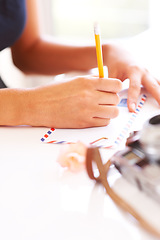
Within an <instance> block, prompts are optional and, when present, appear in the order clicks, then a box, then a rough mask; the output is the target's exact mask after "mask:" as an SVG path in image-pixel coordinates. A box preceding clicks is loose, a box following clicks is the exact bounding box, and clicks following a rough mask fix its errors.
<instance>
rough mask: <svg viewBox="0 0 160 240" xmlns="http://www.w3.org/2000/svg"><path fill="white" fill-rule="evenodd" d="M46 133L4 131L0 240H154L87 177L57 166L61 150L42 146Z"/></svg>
mask: <svg viewBox="0 0 160 240" xmlns="http://www.w3.org/2000/svg"><path fill="white" fill-rule="evenodd" d="M45 132H46V129H45V128H32V127H1V128H0V239H1V240H11V239H12V240H46V239H47V240H50V239H56V240H63V239H66V240H75V239H76V240H78V239H84V240H87V239H88V240H91V239H93V240H94V239H95V240H97V239H110V240H112V239H123V240H128V239H130V240H139V239H142V240H153V239H155V238H154V237H153V236H150V235H149V234H148V233H146V232H145V231H143V230H142V229H141V228H139V227H138V226H137V224H136V223H134V222H132V221H131V220H130V219H129V218H128V217H127V216H126V215H125V214H124V213H123V212H122V211H121V210H120V209H118V208H117V206H116V205H115V204H114V203H113V202H112V200H111V199H110V198H109V197H108V196H107V195H106V193H105V192H104V189H103V187H102V186H100V185H95V183H94V181H91V180H90V179H89V178H88V176H87V174H86V172H85V171H82V172H80V173H76V174H75V173H71V172H69V171H66V170H64V169H62V168H61V167H60V166H59V164H58V163H57V161H56V160H57V156H58V154H59V149H60V145H54V144H43V143H41V142H40V138H41V137H42V135H43V134H44V133H45ZM104 155H105V153H104ZM114 174H115V173H114V172H113V176H114ZM111 176H112V174H111Z"/></svg>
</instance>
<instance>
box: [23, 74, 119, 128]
mask: <svg viewBox="0 0 160 240" xmlns="http://www.w3.org/2000/svg"><path fill="white" fill-rule="evenodd" d="M121 89H122V83H121V81H120V80H118V79H108V78H103V79H100V78H98V77H93V76H85V77H75V78H73V79H70V80H69V81H67V82H64V83H59V84H50V85H46V86H42V87H37V88H34V89H30V90H28V94H27V95H28V97H27V101H26V103H25V105H26V109H25V111H26V113H25V117H26V118H27V119H28V122H29V125H32V126H46V127H55V128H86V127H97V126H105V125H108V124H109V122H110V119H112V118H115V117H116V116H117V115H118V108H117V106H116V105H117V104H118V103H119V97H118V94H117V93H118V92H119V91H120V90H121Z"/></svg>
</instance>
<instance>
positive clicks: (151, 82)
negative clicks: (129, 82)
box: [142, 75, 160, 104]
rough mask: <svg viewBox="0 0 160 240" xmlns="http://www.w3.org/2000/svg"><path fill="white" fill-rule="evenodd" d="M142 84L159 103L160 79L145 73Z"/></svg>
mask: <svg viewBox="0 0 160 240" xmlns="http://www.w3.org/2000/svg"><path fill="white" fill-rule="evenodd" d="M142 84H143V86H144V87H145V89H146V90H147V91H148V92H149V93H150V94H151V95H152V96H153V97H154V98H155V99H156V100H157V102H158V104H160V80H158V79H156V78H154V77H153V76H152V75H145V76H144V77H143V79H142Z"/></svg>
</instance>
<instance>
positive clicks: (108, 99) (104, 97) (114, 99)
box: [95, 91, 120, 105]
mask: <svg viewBox="0 0 160 240" xmlns="http://www.w3.org/2000/svg"><path fill="white" fill-rule="evenodd" d="M95 99H96V101H97V102H98V104H99V105H117V104H118V103H119V101H120V98H119V96H118V94H113V93H108V92H100V91H96V94H95Z"/></svg>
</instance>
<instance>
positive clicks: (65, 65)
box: [12, 40, 97, 75]
mask: <svg viewBox="0 0 160 240" xmlns="http://www.w3.org/2000/svg"><path fill="white" fill-rule="evenodd" d="M21 49H23V48H21ZM12 55H13V61H14V63H15V65H16V66H17V67H18V68H19V69H21V70H22V71H23V72H26V73H36V74H45V75H55V74H61V73H64V72H68V71H86V70H89V69H91V68H93V67H96V66H97V60H96V49H95V46H94V45H93V46H91V45H90V46H70V45H64V44H58V43H54V42H51V41H47V40H39V41H38V42H37V43H36V44H35V45H33V46H32V47H30V48H29V49H26V50H25V51H24V50H23V51H21V50H18V51H17V48H14V47H13V48H12Z"/></svg>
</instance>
